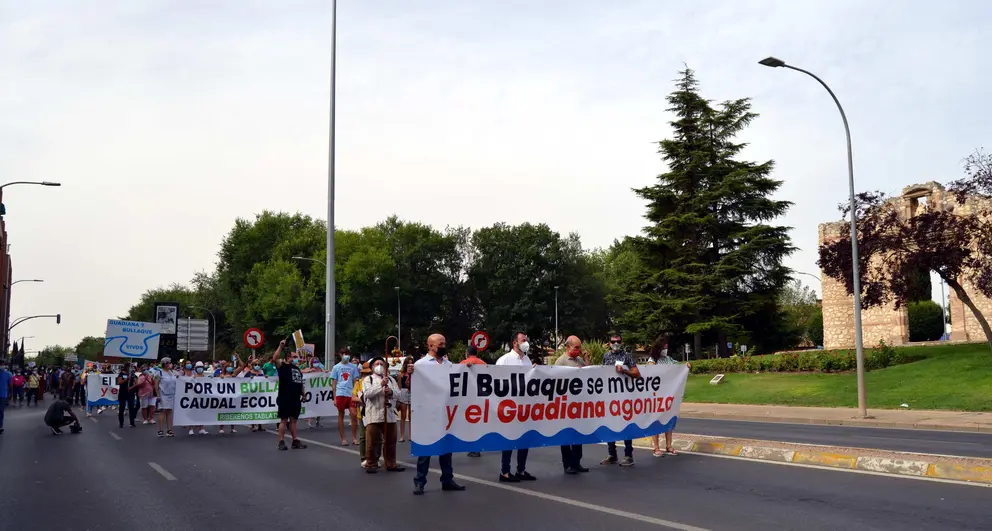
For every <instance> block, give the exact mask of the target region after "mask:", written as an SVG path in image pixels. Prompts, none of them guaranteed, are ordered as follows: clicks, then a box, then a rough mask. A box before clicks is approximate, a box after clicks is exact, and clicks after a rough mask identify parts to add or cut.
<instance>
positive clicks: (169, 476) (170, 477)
mask: <svg viewBox="0 0 992 531" xmlns="http://www.w3.org/2000/svg"><path fill="white" fill-rule="evenodd" d="M148 466H150V467H152V470H154V471H156V472H158V473H159V474H161V475H162V477H164V478H165V479H167V480H169V481H176V476H173V475H172V474H170V473H169V471H168V470H166V469H164V468H162V466H161V465H159V464H158V463H152V462H151V461H149V462H148Z"/></svg>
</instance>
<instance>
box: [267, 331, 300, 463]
mask: <svg viewBox="0 0 992 531" xmlns="http://www.w3.org/2000/svg"><path fill="white" fill-rule="evenodd" d="M285 346H286V340H285V339H283V340H282V341H280V342H279V348H277V349H276V353H275V354H273V355H272V363H273V364H274V365H275V366H276V372H277V373H278V374H279V392H278V394H277V395H276V406H278V408H279V415H278V416H279V450H288V448H286V440H285V439H286V426H287V425H288V426H289V433H290V435H292V437H293V444H292V446H293V449H294V450H303V449H304V448H306V447H307V445H305V444H303V443H301V442H300V439H299V434H298V433H297V428H296V424H297V421H298V420H299V418H300V413H301V412H302V410H303V371H302V370H301V369H300V354H299V353H298V352H296V351H295V350H294V351H293V352H290V353H289V356H288V357H287V359H286V360H283V359H282V358H280V357H279V354H281V353H282V348H283V347H285Z"/></svg>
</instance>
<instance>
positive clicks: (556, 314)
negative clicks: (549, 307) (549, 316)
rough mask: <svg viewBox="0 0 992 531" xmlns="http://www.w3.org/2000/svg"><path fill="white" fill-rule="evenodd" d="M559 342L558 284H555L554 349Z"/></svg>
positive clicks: (556, 348)
mask: <svg viewBox="0 0 992 531" xmlns="http://www.w3.org/2000/svg"><path fill="white" fill-rule="evenodd" d="M559 344H560V341H559V337H558V286H555V351H557V350H558V346H559Z"/></svg>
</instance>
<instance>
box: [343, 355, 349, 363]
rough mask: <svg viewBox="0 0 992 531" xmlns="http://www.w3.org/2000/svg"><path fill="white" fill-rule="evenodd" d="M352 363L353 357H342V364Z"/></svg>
mask: <svg viewBox="0 0 992 531" xmlns="http://www.w3.org/2000/svg"><path fill="white" fill-rule="evenodd" d="M349 361H351V356H341V363H348V362H349Z"/></svg>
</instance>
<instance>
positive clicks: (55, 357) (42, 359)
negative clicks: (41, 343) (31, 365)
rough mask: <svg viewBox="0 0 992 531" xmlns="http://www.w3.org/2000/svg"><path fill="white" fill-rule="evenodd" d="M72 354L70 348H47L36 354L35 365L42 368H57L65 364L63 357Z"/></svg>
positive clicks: (56, 346)
mask: <svg viewBox="0 0 992 531" xmlns="http://www.w3.org/2000/svg"><path fill="white" fill-rule="evenodd" d="M70 352H72V347H63V346H62V345H54V346H48V347H45V348H43V349H42V350H41V352H39V353H38V357H37V358H35V363H37V364H38V365H39V366H43V367H57V366H61V365H64V364H65V355H66V354H69V353H70Z"/></svg>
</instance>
